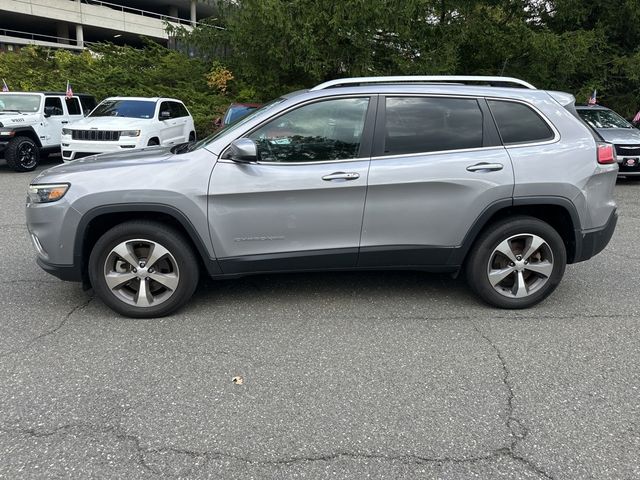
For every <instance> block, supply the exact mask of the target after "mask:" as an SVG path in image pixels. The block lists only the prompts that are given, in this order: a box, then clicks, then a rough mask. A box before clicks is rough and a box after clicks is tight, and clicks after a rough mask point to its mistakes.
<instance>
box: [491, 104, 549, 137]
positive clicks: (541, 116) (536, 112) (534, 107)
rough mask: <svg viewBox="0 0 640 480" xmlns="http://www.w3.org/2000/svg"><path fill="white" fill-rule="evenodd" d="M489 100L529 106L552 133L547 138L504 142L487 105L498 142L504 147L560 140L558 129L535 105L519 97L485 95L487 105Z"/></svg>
mask: <svg viewBox="0 0 640 480" xmlns="http://www.w3.org/2000/svg"><path fill="white" fill-rule="evenodd" d="M489 100H493V101H496V102H510V103H519V104H521V105H524V106H526V107H529V108H530V109H531V110H532V111H533V112H534V113H535V114H536V115H537V116H538V117H540V118H541V119H542V121H543V122H544V123H545V124H546V125H547V127H549V129H550V130H551V132H552V133H553V138H550V139H548V140H531V141H529V142H514V143H506V142H504V141H503V140H502V135H500V129H499V128H498V122H497V121H496V119H495V117H494V116H493V112H491V108H490V107H489V111H490V112H491V118H493V123H494V125H495V127H496V129H497V130H498V135H499V136H500V142H501V144H502V145H504V147H505V148H507V147H508V148H515V147H532V146H536V145H548V144H551V143H556V142H558V141H559V140H560V132H558V129H557V128H556V126H555V125H554V124H553V123H552V122H551V121H549V119H548V118H547V116H546V115H545V114H544V113H542V112H541V111H540V110H539V109H538V108H537V107H536V106H535V105H533V104H531V103H529V102H525V101H524V100H519V99H515V98H500V97H485V101H486V102H487V107H488V105H489Z"/></svg>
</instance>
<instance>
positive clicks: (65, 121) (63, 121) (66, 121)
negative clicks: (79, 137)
mask: <svg viewBox="0 0 640 480" xmlns="http://www.w3.org/2000/svg"><path fill="white" fill-rule="evenodd" d="M60 123H69V121H68V120H62V121H61V122H60Z"/></svg>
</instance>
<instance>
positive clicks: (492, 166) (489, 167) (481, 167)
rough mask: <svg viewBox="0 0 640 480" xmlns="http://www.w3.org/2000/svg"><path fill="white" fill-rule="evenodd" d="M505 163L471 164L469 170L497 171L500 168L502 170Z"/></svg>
mask: <svg viewBox="0 0 640 480" xmlns="http://www.w3.org/2000/svg"><path fill="white" fill-rule="evenodd" d="M503 168H504V165H502V164H501V163H485V162H482V163H476V164H475V165H470V166H468V167H467V170H468V171H470V172H482V171H487V172H497V171H498V170H502V169H503Z"/></svg>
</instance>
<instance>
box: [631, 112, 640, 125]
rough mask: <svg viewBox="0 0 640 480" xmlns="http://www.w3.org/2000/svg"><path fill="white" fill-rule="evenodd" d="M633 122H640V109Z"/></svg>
mask: <svg viewBox="0 0 640 480" xmlns="http://www.w3.org/2000/svg"><path fill="white" fill-rule="evenodd" d="M632 122H633V123H638V122H640V111H639V112H638V113H636V116H635V117H633V120H632Z"/></svg>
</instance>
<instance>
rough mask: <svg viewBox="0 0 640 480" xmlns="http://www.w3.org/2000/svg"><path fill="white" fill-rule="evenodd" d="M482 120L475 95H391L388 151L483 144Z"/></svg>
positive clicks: (387, 118)
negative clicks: (456, 96)
mask: <svg viewBox="0 0 640 480" xmlns="http://www.w3.org/2000/svg"><path fill="white" fill-rule="evenodd" d="M482 123H483V122H482V110H480V106H479V105H478V101H477V100H476V99H473V98H439V97H387V99H386V112H385V144H384V155H407V154H412V153H426V152H439V151H446V150H459V149H465V148H478V147H482V127H483V125H482Z"/></svg>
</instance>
